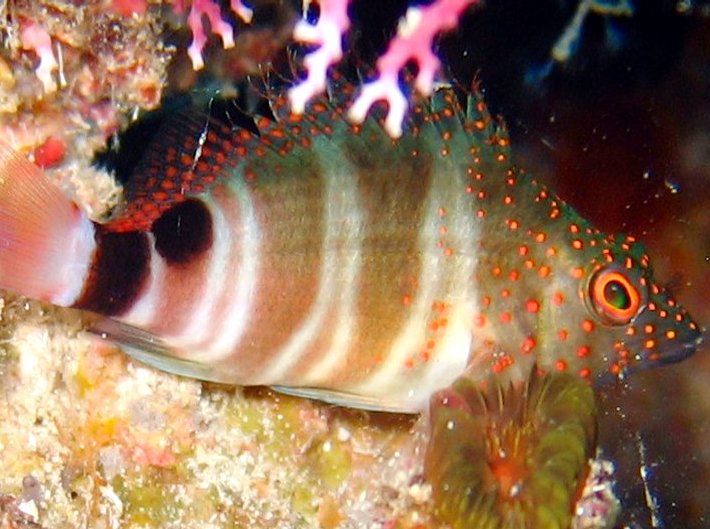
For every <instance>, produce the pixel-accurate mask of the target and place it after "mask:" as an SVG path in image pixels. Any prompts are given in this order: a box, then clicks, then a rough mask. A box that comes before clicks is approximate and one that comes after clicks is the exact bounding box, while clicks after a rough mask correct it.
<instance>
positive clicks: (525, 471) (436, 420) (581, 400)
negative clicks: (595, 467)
mask: <svg viewBox="0 0 710 529" xmlns="http://www.w3.org/2000/svg"><path fill="white" fill-rule="evenodd" d="M430 420H431V429H432V432H431V438H430V442H429V447H428V451H427V456H426V460H425V474H426V479H427V481H428V482H429V483H430V484H431V485H432V490H433V501H434V509H435V514H436V515H437V517H439V518H440V519H441V520H442V521H443V522H445V523H447V524H449V525H451V527H453V528H455V529H458V528H464V527H477V528H483V529H495V528H500V529H502V528H503V527H527V528H543V527H544V528H553V527H555V528H564V527H569V526H570V523H571V521H572V516H573V506H574V505H575V502H576V500H577V499H578V497H579V493H580V490H581V485H582V484H583V482H584V479H585V478H586V475H587V473H588V466H589V463H588V462H589V459H590V458H591V457H592V456H593V454H594V450H595V446H596V407H595V400H594V395H593V392H592V389H591V387H589V385H588V384H587V383H586V382H585V381H583V380H580V379H577V378H575V377H572V376H569V375H564V374H549V375H546V376H544V377H543V376H540V375H538V374H533V376H532V377H531V379H530V380H529V382H528V383H527V384H524V385H522V386H516V387H513V386H511V387H509V388H507V389H504V388H501V387H494V388H491V390H489V391H481V390H480V389H479V388H478V386H477V385H476V384H475V383H474V382H473V381H471V380H468V379H467V378H466V377H461V378H460V379H458V380H457V381H456V382H455V383H454V384H453V386H452V387H450V388H447V389H444V390H442V391H440V392H439V393H437V394H435V395H434V396H433V397H432V401H431V414H430Z"/></svg>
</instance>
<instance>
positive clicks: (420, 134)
mask: <svg viewBox="0 0 710 529" xmlns="http://www.w3.org/2000/svg"><path fill="white" fill-rule="evenodd" d="M339 83H340V84H338V85H337V86H338V87H339V88H340V91H341V92H342V93H341V94H340V95H338V96H333V97H332V98H331V99H325V98H324V99H321V100H319V101H317V102H316V103H314V104H313V105H312V108H311V109H310V111H309V113H307V114H306V115H304V116H294V115H292V114H289V113H288V109H287V106H286V102H285V98H284V96H283V95H282V94H275V95H272V96H270V101H269V102H270V104H271V108H272V110H273V115H272V116H270V117H258V118H253V119H251V118H250V119H249V122H248V125H247V126H242V127H240V126H233V125H231V124H230V123H229V122H228V121H226V120H223V119H222V120H220V119H217V118H216V117H215V116H213V115H209V113H205V112H195V113H183V114H180V115H179V116H178V117H176V118H175V119H172V120H168V121H167V123H166V124H165V125H164V128H163V129H161V130H160V132H159V134H157V135H156V137H155V138H154V139H153V140H152V142H151V143H150V144H149V145H148V146H147V148H146V151H145V152H146V154H145V155H144V156H143V158H142V159H141V161H140V162H139V163H138V165H137V166H136V168H135V170H134V174H133V176H132V178H131V179H130V180H129V181H128V183H127V184H126V205H125V207H124V209H123V211H122V212H121V213H119V214H118V215H117V216H116V217H115V218H114V219H113V220H111V221H110V222H108V223H107V224H104V225H95V224H92V223H90V222H89V221H88V220H86V219H85V217H83V216H82V215H81V214H80V213H78V210H77V209H76V207H75V206H74V205H73V204H71V203H70V202H69V201H68V200H67V199H63V198H62V197H61V196H60V195H59V193H58V192H57V191H55V190H53V189H52V190H50V191H48V192H45V195H44V196H45V197H48V198H46V201H47V202H48V205H47V206H46V207H44V210H45V213H46V215H47V216H50V215H51V216H52V217H53V220H52V222H54V226H53V230H50V231H47V232H46V233H44V234H43V233H41V230H40V229H35V228H34V226H41V223H42V222H50V220H49V219H47V220H43V219H42V218H40V219H35V220H34V221H33V222H34V224H31V223H30V222H29V221H27V220H26V217H27V216H28V215H26V214H25V213H24V210H22V209H21V205H22V204H21V203H22V201H21V200H20V199H21V198H22V197H20V195H19V193H20V192H21V191H22V190H23V189H24V188H28V189H29V191H28V193H29V194H31V191H32V189H30V186H35V187H37V185H38V184H37V182H40V183H42V179H41V178H40V177H39V176H36V175H35V176H36V177H35V178H34V179H32V178H26V179H25V180H26V182H29V184H27V183H25V184H24V188H23V187H21V186H20V185H19V184H16V185H13V186H12V188H11V187H10V186H9V185H7V184H6V185H4V187H3V190H2V191H3V193H4V194H5V201H7V202H9V200H10V198H11V199H12V200H13V201H14V202H13V204H20V205H19V206H18V205H16V206H14V207H16V208H18V209H17V211H14V210H12V209H11V208H10V209H8V208H6V210H7V211H8V213H6V214H5V217H6V218H5V221H6V222H5V225H6V228H5V229H4V230H5V233H0V236H3V238H4V239H5V240H6V241H9V242H10V243H12V242H13V241H15V240H23V241H24V242H25V246H28V247H30V248H32V249H33V251H34V254H32V253H28V252H26V251H25V252H24V253H18V252H15V253H14V254H12V253H11V252H9V251H6V252H5V253H4V255H3V259H4V261H5V262H6V264H5V268H6V271H5V272H4V273H3V275H2V280H3V281H2V283H3V286H5V287H7V288H11V289H16V290H19V291H22V292H25V293H27V294H30V295H34V296H36V297H41V298H44V299H48V300H49V301H52V302H55V303H59V304H63V305H73V306H75V307H79V308H83V309H86V310H90V311H93V312H96V313H99V314H103V315H105V316H107V319H105V320H103V321H101V322H99V323H98V324H96V326H95V328H96V330H97V332H100V333H103V334H105V335H106V336H109V337H111V338H112V339H114V340H116V341H118V342H120V343H122V344H123V345H124V346H125V347H126V348H127V349H128V350H129V351H130V352H132V354H134V355H135V356H136V357H138V358H140V359H142V360H144V361H147V362H149V363H151V364H154V365H158V366H160V367H161V368H164V369H167V370H170V371H174V372H178V373H181V374H185V375H190V376H195V377H198V378H203V379H208V380H215V381H220V382H226V383H233V384H239V385H251V384H267V385H274V386H279V387H280V388H281V389H282V390H284V391H291V392H296V393H299V394H303V395H306V396H313V397H317V398H322V399H325V400H330V401H333V402H337V403H341V404H346V405H353V406H361V407H366V408H374V409H388V410H397V411H409V412H412V411H418V410H422V409H424V408H425V407H426V405H427V403H428V400H429V397H430V396H431V395H432V394H433V393H434V392H435V391H437V390H440V389H442V388H445V387H447V386H449V385H450V384H451V383H452V382H453V381H454V380H455V379H456V378H458V377H459V376H461V375H464V374H465V376H466V377H468V378H470V379H472V380H476V381H478V382H480V383H481V384H483V385H485V384H487V383H489V382H490V381H491V380H493V381H497V382H500V383H506V382H507V381H518V382H521V381H524V380H527V378H528V376H529V373H530V371H531V370H532V369H533V367H534V366H536V367H537V368H538V369H540V370H542V371H557V372H568V373H573V374H575V375H578V376H581V377H582V378H586V379H590V380H596V379H598V378H600V377H602V376H604V375H605V374H612V375H615V376H616V375H620V374H624V373H626V372H628V371H629V370H630V369H632V368H634V367H635V366H639V365H651V364H653V363H659V362H663V361H673V360H677V359H681V358H683V357H685V356H687V355H688V354H690V353H691V352H692V351H693V350H694V349H695V347H696V346H697V344H698V343H699V340H700V337H701V331H700V329H699V328H698V326H697V324H696V323H694V322H693V321H692V320H691V319H690V317H689V316H688V315H687V313H686V312H685V311H684V309H682V308H681V307H680V306H679V305H678V304H677V303H676V302H675V301H674V300H673V299H670V298H669V296H668V295H667V294H666V293H665V292H664V291H663V289H662V288H660V287H659V286H658V285H657V284H656V283H655V282H654V280H653V278H652V272H651V268H650V264H649V258H648V256H647V255H646V254H645V252H644V249H643V247H642V246H641V245H640V244H639V243H637V242H635V241H634V240H633V239H632V238H630V237H614V236H608V235H606V234H603V233H600V232H599V231H598V230H596V229H595V228H593V227H592V226H591V225H590V224H589V223H588V222H586V221H585V220H584V219H582V218H580V217H579V216H578V215H577V214H576V212H575V211H574V210H573V209H572V208H570V207H569V206H568V205H566V204H565V203H564V202H563V201H562V200H560V199H559V198H558V197H556V196H555V195H554V194H553V193H552V192H551V191H549V190H548V189H546V188H545V187H544V186H543V185H541V184H539V183H538V182H537V181H536V180H535V179H534V178H532V177H531V176H529V175H527V174H525V173H524V172H522V171H520V170H518V169H517V168H516V167H515V166H514V165H512V163H511V159H510V151H509V145H508V138H507V135H506V133H505V130H504V128H503V127H502V126H501V125H500V124H499V123H497V122H496V121H495V120H494V119H492V118H491V116H490V115H489V114H488V112H487V110H486V107H485V105H484V103H483V101H482V100H481V98H480V96H479V95H478V94H476V93H473V94H470V95H468V97H467V99H466V108H465V109H462V108H461V107H460V105H459V102H458V99H457V97H456V95H455V93H454V91H453V90H451V89H447V88H443V89H441V90H439V91H438V92H437V93H436V94H435V95H434V96H433V97H432V99H430V100H428V101H426V102H424V103H422V104H420V105H419V106H417V107H416V108H415V109H414V111H413V112H412V115H411V116H410V118H409V121H408V122H407V123H406V127H405V133H404V134H403V135H402V137H401V138H399V139H396V140H395V139H391V138H389V137H388V136H387V134H386V133H385V132H384V130H383V128H382V123H381V121H379V120H378V119H376V118H370V119H368V120H367V121H365V123H363V124H362V125H353V124H351V123H349V122H347V120H346V119H345V118H344V117H343V114H344V105H345V103H344V101H345V99H347V97H348V94H349V93H350V92H351V88H350V86H349V85H348V84H347V83H344V82H342V81H340V82H339ZM336 92H337V90H336ZM3 163H4V166H5V167H6V168H7V167H9V166H11V165H13V164H14V165H22V167H23V170H24V171H26V172H30V173H32V174H34V173H35V172H36V171H34V170H29V169H26V168H24V165H23V164H22V162H21V161H20V160H18V158H17V157H16V156H15V155H13V154H12V153H11V152H9V151H8V150H7V149H5V152H3ZM6 172H7V171H6ZM40 176H41V175H40ZM6 180H7V178H6ZM46 185H48V184H43V186H46ZM15 195H17V196H15ZM1 198H2V197H0V199H1ZM57 218H59V219H62V220H61V222H59V223H57V222H56V221H55V220H54V219H57ZM13 230H14V232H13ZM67 245H70V246H71V247H72V248H74V251H72V252H70V253H68V254H67V253H66V252H61V251H59V250H60V249H62V248H64V247H66V246H67ZM6 247H8V244H6ZM10 247H11V244H10ZM35 254H36V255H35ZM24 256H26V257H24ZM38 256H39V257H41V260H42V263H43V264H42V267H44V268H43V270H44V271H43V273H42V277H43V279H42V281H39V280H37V279H36V277H34V276H33V274H34V275H35V276H36V275H37V273H36V271H37V270H38V269H40V268H41V267H40V265H37V264H35V262H34V261H35V260H37V261H39V257H38ZM20 258H25V260H26V261H28V262H22V263H20V262H19V261H17V260H18V259H20ZM16 261H17V264H16ZM7 263H9V264H7ZM48 263H49V264H48ZM48 266H49V267H51V268H52V273H48V271H47V270H46V268H47V267H48ZM13 267H14V268H13ZM289 388H290V389H289Z"/></svg>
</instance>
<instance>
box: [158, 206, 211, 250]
mask: <svg viewBox="0 0 710 529" xmlns="http://www.w3.org/2000/svg"><path fill="white" fill-rule="evenodd" d="M151 231H152V232H153V235H155V249H156V251H157V252H158V253H159V254H160V256H161V257H162V258H163V259H165V260H166V261H167V262H168V263H169V264H186V263H189V262H190V261H192V260H193V259H195V258H196V257H198V256H200V255H201V254H202V253H204V252H206V251H207V250H209V249H210V247H211V246H212V240H213V235H212V216H211V214H210V212H209V210H208V209H207V206H205V205H204V204H203V203H202V202H201V201H199V200H186V201H185V202H180V203H179V204H176V205H175V206H173V207H172V208H170V209H169V210H168V211H166V212H165V213H163V214H162V215H161V216H160V218H159V219H158V220H156V221H155V222H154V223H153V227H152V229H151Z"/></svg>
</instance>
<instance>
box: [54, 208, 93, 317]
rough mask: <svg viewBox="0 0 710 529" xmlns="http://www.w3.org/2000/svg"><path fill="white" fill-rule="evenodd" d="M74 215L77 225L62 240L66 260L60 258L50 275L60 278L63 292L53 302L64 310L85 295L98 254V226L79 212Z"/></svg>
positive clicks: (58, 281) (62, 250) (58, 279)
mask: <svg viewBox="0 0 710 529" xmlns="http://www.w3.org/2000/svg"><path fill="white" fill-rule="evenodd" d="M74 216H75V217H76V221H75V222H76V224H75V225H74V226H72V228H71V229H70V230H67V233H66V238H65V239H63V240H62V241H61V243H62V247H61V249H60V250H59V251H58V252H57V255H58V256H62V257H63V258H62V259H57V260H56V263H55V264H54V265H53V267H52V270H51V272H50V271H48V274H47V275H49V273H52V274H53V275H54V276H55V277H56V281H55V283H56V284H57V285H58V286H60V291H59V292H57V293H56V294H52V295H51V296H50V298H49V301H51V302H52V303H54V304H55V305H61V306H63V307H68V306H70V305H72V304H73V303H75V302H76V301H77V300H78V299H79V297H80V296H81V293H82V292H83V290H84V286H85V284H86V280H87V279H88V277H89V272H90V270H91V263H92V262H93V260H94V252H95V251H96V240H95V236H96V230H95V228H94V223H93V222H91V221H90V220H89V218H88V217H87V216H86V215H84V213H83V212H81V211H80V210H78V209H77V210H75V211H74ZM57 247H58V248H59V245H58V246H57Z"/></svg>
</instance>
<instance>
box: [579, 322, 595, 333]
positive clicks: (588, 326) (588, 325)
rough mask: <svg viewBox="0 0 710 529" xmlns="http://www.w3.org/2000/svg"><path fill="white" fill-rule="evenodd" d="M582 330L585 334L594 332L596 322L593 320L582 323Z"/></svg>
mask: <svg viewBox="0 0 710 529" xmlns="http://www.w3.org/2000/svg"><path fill="white" fill-rule="evenodd" d="M582 330H583V331H584V332H592V331H593V330H594V322H593V321H592V320H584V321H582Z"/></svg>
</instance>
